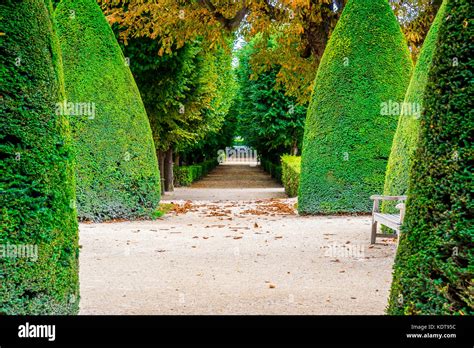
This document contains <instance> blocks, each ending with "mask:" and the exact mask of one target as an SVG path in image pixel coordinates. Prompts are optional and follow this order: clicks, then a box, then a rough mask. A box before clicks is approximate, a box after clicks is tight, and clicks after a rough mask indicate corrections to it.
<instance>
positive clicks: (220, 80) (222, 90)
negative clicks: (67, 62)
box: [177, 49, 237, 164]
mask: <svg viewBox="0 0 474 348" xmlns="http://www.w3.org/2000/svg"><path fill="white" fill-rule="evenodd" d="M213 54H214V55H215V59H213V60H211V61H210V62H209V63H210V64H211V67H213V69H215V71H216V72H217V80H216V83H215V85H214V88H215V91H213V99H212V100H211V104H210V107H209V108H207V109H205V110H203V112H205V113H206V118H205V119H204V120H205V123H204V124H205V125H206V126H207V127H209V126H212V127H209V128H208V129H203V131H202V134H201V135H199V136H198V137H197V138H196V140H195V141H194V142H192V143H189V144H184V146H182V145H181V144H178V146H177V148H178V150H179V153H180V156H181V158H182V159H184V160H185V162H186V163H188V164H189V163H197V162H202V161H204V160H206V159H210V158H216V157H217V152H218V150H222V149H225V148H226V146H230V145H232V141H233V138H234V134H235V130H236V123H237V121H236V118H235V111H234V110H235V107H236V106H235V102H234V100H235V94H236V92H237V81H236V78H235V73H234V70H233V69H232V56H231V55H230V54H229V52H226V51H225V50H223V49H219V50H217V51H216V52H214V53H213ZM205 78H206V79H207V78H209V75H208V74H207V75H206V76H205ZM211 120H212V121H211Z"/></svg>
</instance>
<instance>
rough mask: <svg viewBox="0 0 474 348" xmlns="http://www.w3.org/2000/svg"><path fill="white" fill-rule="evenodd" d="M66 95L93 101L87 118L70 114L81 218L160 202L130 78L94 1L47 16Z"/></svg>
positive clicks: (67, 1) (134, 211)
mask: <svg viewBox="0 0 474 348" xmlns="http://www.w3.org/2000/svg"><path fill="white" fill-rule="evenodd" d="M55 16H56V18H57V21H58V24H59V28H58V32H59V38H60V42H61V48H62V54H63V61H64V75H65V82H66V96H67V99H68V101H69V102H72V103H94V105H95V116H94V117H90V116H80V115H73V116H70V122H71V125H72V130H73V137H74V140H75V150H76V156H77V157H76V158H77V166H76V177H77V188H76V192H77V206H78V214H79V217H80V218H81V219H91V220H96V221H97V220H104V219H111V218H118V217H120V218H135V217H139V216H146V215H148V214H149V213H151V212H152V211H153V210H154V209H155V208H156V206H157V205H158V202H159V200H160V177H159V171H158V163H157V159H156V153H155V148H154V145H153V140H152V135H151V130H150V125H149V123H148V119H147V115H146V112H145V108H144V106H143V103H142V101H141V97H140V94H139V91H138V89H137V86H136V84H135V81H134V80H133V77H132V74H131V73H130V70H129V68H128V67H127V66H126V64H125V59H124V56H123V54H122V52H121V50H120V47H119V45H118V43H117V42H116V40H115V37H114V35H113V32H112V30H111V29H110V27H109V25H108V23H107V21H106V19H105V17H104V15H103V14H102V12H101V10H100V8H99V6H98V5H97V4H96V2H95V1H94V0H74V1H73V0H63V1H61V3H60V4H59V5H58V7H57V8H56V11H55Z"/></svg>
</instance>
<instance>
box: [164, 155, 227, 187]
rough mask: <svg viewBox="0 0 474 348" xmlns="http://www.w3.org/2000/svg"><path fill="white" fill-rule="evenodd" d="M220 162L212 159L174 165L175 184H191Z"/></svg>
mask: <svg viewBox="0 0 474 348" xmlns="http://www.w3.org/2000/svg"><path fill="white" fill-rule="evenodd" d="M218 164H219V162H218V161H217V160H215V159H210V160H207V161H204V162H201V163H198V164H193V165H190V166H174V167H173V172H174V186H175V187H180V186H189V185H191V184H192V183H193V182H195V181H196V180H199V179H201V178H202V177H203V176H205V175H207V174H208V173H209V172H210V171H211V170H212V169H214V168H215V167H216V166H217V165H218Z"/></svg>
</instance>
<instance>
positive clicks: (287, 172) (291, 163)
mask: <svg viewBox="0 0 474 348" xmlns="http://www.w3.org/2000/svg"><path fill="white" fill-rule="evenodd" d="M281 166H282V183H283V186H284V187H285V192H286V194H287V195H288V196H289V197H296V196H298V187H299V185H300V174H301V157H300V156H288V155H284V156H282V157H281Z"/></svg>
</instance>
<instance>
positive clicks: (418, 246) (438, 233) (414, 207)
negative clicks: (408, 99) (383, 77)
mask: <svg viewBox="0 0 474 348" xmlns="http://www.w3.org/2000/svg"><path fill="white" fill-rule="evenodd" d="M472 13H474V3H473V2H472V1H470V0H448V1H447V3H446V14H445V16H443V19H442V22H441V26H440V28H439V34H438V41H437V46H436V49H435V53H434V57H433V64H432V67H431V69H430V72H429V75H428V84H427V87H426V92H425V96H424V99H423V105H424V106H425V109H424V112H423V113H422V116H421V120H420V138H419V142H418V146H417V147H418V148H417V150H416V152H415V156H414V159H413V166H412V168H411V171H410V182H409V189H408V201H407V211H406V218H405V224H404V226H403V229H402V233H401V237H400V244H399V247H398V252H397V256H396V259H395V266H394V279H393V283H392V289H391V294H390V304H389V308H388V313H390V314H471V315H472V314H474V281H473V279H474V226H473V222H472V221H473V220H472V212H473V211H474V203H473V202H474V201H473V199H472V198H473V197H472V192H471V191H472V187H473V175H472V169H473V163H474V146H473V143H472V139H473V129H474V113H473V111H472V99H473V86H472V78H473V67H474V59H473V56H472V49H473V42H472V35H473V33H474V30H473V27H472V22H471V23H469V22H468V21H467V18H470V16H472Z"/></svg>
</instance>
